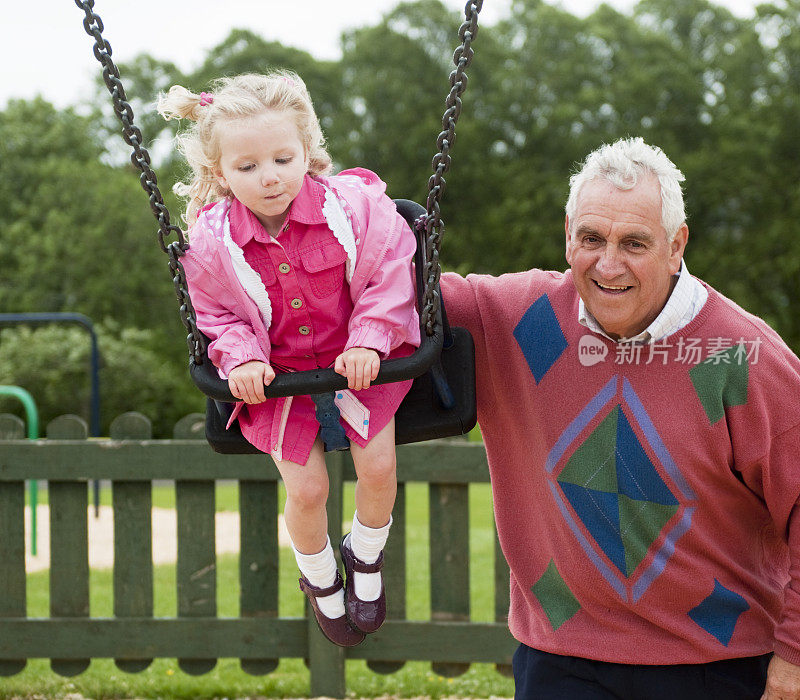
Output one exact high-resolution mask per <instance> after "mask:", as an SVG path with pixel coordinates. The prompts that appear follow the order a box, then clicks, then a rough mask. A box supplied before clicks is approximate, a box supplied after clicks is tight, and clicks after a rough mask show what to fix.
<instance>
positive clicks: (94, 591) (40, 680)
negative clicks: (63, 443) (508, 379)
mask: <svg viewBox="0 0 800 700" xmlns="http://www.w3.org/2000/svg"><path fill="white" fill-rule="evenodd" d="M281 491H282V489H281ZM216 496H217V510H220V511H223V510H228V511H235V510H236V509H237V505H238V488H237V486H236V484H235V483H231V482H218V484H217V489H216ZM46 502H47V491H46V490H45V489H42V490H40V491H39V503H46ZM100 502H101V504H103V505H110V504H111V495H110V489H108V488H103V489H102V490H101V498H100ZM174 503H175V495H174V488H173V487H172V486H171V485H169V484H164V485H156V486H155V487H154V488H153V505H154V506H158V507H163V508H172V507H174ZM282 503H283V493H281V505H282ZM353 507H354V505H353V488H352V485H348V487H347V488H346V490H345V506H344V512H345V514H351V513H352V512H353ZM406 514H407V519H408V531H407V543H408V544H407V546H408V551H407V553H406V555H407V559H408V561H409V562H414V566H409V567H408V575H407V614H408V618H409V619H417V620H425V619H429V618H430V591H429V585H430V582H429V579H430V574H429V559H428V556H429V554H428V532H427V531H428V495H427V486H426V485H424V484H409V486H408V487H407V490H406ZM493 539H494V534H493V528H492V513H491V494H490V491H489V487H488V485H487V484H474V485H472V486H471V487H470V563H471V566H470V588H471V600H470V605H471V610H472V619H473V620H476V621H490V620H491V619H492V615H493V611H494V597H493V596H494V590H493V575H492V572H493V566H494V564H493V553H492V546H493ZM280 557H281V559H280V598H279V599H280V606H279V607H280V609H279V612H280V615H281V616H282V617H296V616H300V615H302V610H303V595H302V593H301V592H300V591H299V589H298V588H297V571H296V565H295V562H294V558H293V557H292V554H291V552H290V551H289V550H288V549H285V548H281V551H280ZM217 564H218V569H217V570H218V573H217V576H218V578H217V605H218V614H219V616H220V617H235V616H237V615H238V599H239V583H238V557H237V556H236V555H225V556H222V557H220V558H219V559H218V562H217ZM27 593H28V615H29V617H47V616H48V609H49V593H48V572H46V571H43V572H39V573H35V574H31V575H29V576H28V589H27ZM90 607H91V615H92V616H93V617H111V616H112V615H113V598H112V572H111V571H110V570H92V572H91V577H90ZM154 607H155V615H156V616H157V617H174V616H175V615H176V613H177V600H176V595H175V567H174V565H170V566H158V567H155V569H154ZM346 673H347V676H346V677H347V693H348V696H349V697H377V696H383V695H393V696H397V697H416V696H429V697H431V698H441V697H472V698H478V697H490V696H505V697H509V696H512V695H513V693H514V685H513V681H512V680H511V679H510V678H507V677H505V676H503V675H501V674H500V673H498V672H497V670H496V669H495V668H494V666H492V665H490V664H472V666H470V668H469V670H468V671H467V672H466V673H464V674H463V675H461V676H458V677H455V678H443V677H441V676H438V675H436V674H435V673H434V672H433V671H432V669H431V664H430V663H429V662H408V663H406V664H405V666H404V667H403V668H402V669H400V670H399V671H397V672H395V673H392V674H388V675H382V674H378V673H375V672H373V671H372V670H371V669H369V668H368V667H367V664H366V662H364V661H348V662H347V670H346ZM75 694H78V695H83V696H85V697H89V698H132V697H136V698H214V697H219V698H222V697H225V698H241V697H253V696H259V697H276V698H277V697H304V696H308V694H309V672H308V669H307V668H306V666H305V665H304V664H303V662H302V660H300V659H283V660H281V662H280V664H279V666H278V668H277V669H276V670H275V671H274V672H273V673H271V674H269V675H267V676H250V675H248V674H247V673H245V672H244V671H242V670H241V668H240V666H239V662H238V660H236V659H220V660H219V662H218V663H217V666H216V667H215V668H214V670H213V671H212V672H210V673H208V674H205V675H203V676H190V675H187V674H185V673H183V672H182V671H181V670H180V669H179V668H178V665H177V662H176V661H175V660H174V659H157V660H155V661H154V662H153V663H152V665H151V666H150V667H149V668H148V669H147V670H146V671H144V672H142V673H138V674H128V673H125V672H123V671H120V670H119V669H118V668H117V667H116V666H115V665H114V662H113V661H111V660H109V659H95V660H93V661H92V663H91V665H90V666H89V668H88V669H87V670H86V671H85V672H84V673H82V674H80V675H78V676H75V677H72V678H62V677H61V676H58V675H57V674H55V673H53V672H52V671H51V670H50V665H49V661H47V660H42V659H34V660H31V661H29V662H28V664H27V666H26V668H25V669H24V670H23V671H22V672H21V673H19V674H17V675H15V676H11V677H7V678H0V698H42V697H46V698H66V697H67V696H69V695H73V697H74V695H75Z"/></svg>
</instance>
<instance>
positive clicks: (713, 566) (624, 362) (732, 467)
mask: <svg viewBox="0 0 800 700" xmlns="http://www.w3.org/2000/svg"><path fill="white" fill-rule="evenodd" d="M442 290H443V297H444V299H445V301H446V304H447V312H448V315H449V318H450V321H451V323H453V324H454V325H463V326H466V327H467V328H468V329H469V330H470V331H471V333H472V335H473V337H474V338H475V344H476V361H477V373H478V421H479V423H480V425H481V428H482V431H483V437H484V441H485V444H486V451H487V454H488V460H489V469H490V472H491V478H492V488H493V493H494V507H495V517H496V521H497V527H498V532H499V536H500V543H501V545H502V548H503V552H504V554H505V557H506V559H507V561H508V563H509V566H510V569H511V608H510V613H509V626H510V628H511V632H512V633H513V635H514V636H515V637H516V639H518V640H519V641H521V642H523V643H525V644H527V645H529V646H531V647H534V648H536V649H541V650H544V651H547V652H551V653H556V654H565V655H573V656H581V657H587V658H593V659H599V660H603V661H611V662H617V663H635V664H673V663H703V662H709V661H714V660H718V659H725V658H734V657H742V656H753V655H758V654H764V653H767V652H770V651H772V650H773V649H774V650H775V651H776V652H777V653H778V654H779V655H780V656H782V657H783V658H784V659H786V660H787V661H790V662H792V663H795V664H798V663H800V515H798V512H799V511H798V509H797V508H796V507H795V506H796V505H797V503H798V498H799V497H800V469H798V466H797V461H798V456H800V400H798V399H799V398H800V360H798V358H797V357H796V356H795V355H794V354H793V353H792V352H791V351H790V350H789V349H788V348H787V346H786V345H785V344H784V343H783V341H782V340H781V339H780V338H779V336H778V335H777V334H776V333H775V332H774V331H773V330H772V329H770V328H769V327H768V326H767V325H766V324H765V323H764V322H763V321H761V320H760V319H758V318H756V317H754V316H752V315H750V314H748V313H747V312H745V311H744V310H742V309H741V308H739V307H738V306H736V305H735V304H734V303H733V302H731V301H730V300H729V299H727V298H725V297H724V296H722V295H721V294H719V293H718V292H716V291H715V290H714V289H711V288H710V287H709V288H708V291H709V298H708V301H707V302H706V304H705V306H704V307H703V309H702V310H701V311H700V313H699V314H698V316H697V317H696V318H695V319H694V320H693V321H691V322H690V323H689V324H688V325H687V326H686V327H685V328H683V329H682V330H681V331H679V332H678V333H675V334H673V335H671V336H669V337H667V338H666V339H664V340H663V341H660V342H657V343H654V344H652V345H630V344H617V343H614V342H612V341H610V340H607V339H606V338H603V337H601V336H599V335H597V334H595V333H592V332H591V331H589V330H588V329H586V328H584V327H583V326H581V325H580V324H579V323H578V320H577V318H578V295H577V293H576V290H575V287H574V284H573V282H572V278H571V273H570V272H567V273H565V274H561V273H556V272H544V271H541V270H533V271H529V272H524V273H518V274H510V275H504V276H502V277H499V278H493V277H488V276H483V275H480V276H479V275H470V276H469V277H467V278H466V279H464V278H462V277H459V276H457V275H454V274H447V275H444V276H443V277H442Z"/></svg>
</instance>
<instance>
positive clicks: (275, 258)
mask: <svg viewBox="0 0 800 700" xmlns="http://www.w3.org/2000/svg"><path fill="white" fill-rule="evenodd" d="M331 181H335V178H332V179H331ZM324 196H325V187H323V185H322V184H321V183H320V182H318V181H316V180H314V179H312V178H310V177H306V181H305V184H304V186H303V188H302V189H301V191H300V193H299V194H298V196H297V197H296V198H295V200H294V201H293V202H292V205H291V207H290V210H289V214H288V216H287V220H286V224H285V225H284V227H283V229H282V230H281V231H280V232H279V234H278V235H277V237H275V238H273V237H271V236H270V235H269V234H268V233H267V232H266V231H265V229H264V228H263V227H262V226H261V224H260V222H259V221H258V219H257V218H256V217H255V215H254V214H253V213H252V212H251V211H250V210H249V209H247V207H245V206H244V205H243V204H241V203H240V202H238V201H236V200H234V201H233V202H232V203H231V207H230V211H229V221H230V234H231V238H232V239H233V242H234V243H235V244H236V245H237V246H239V248H241V250H242V251H243V253H244V259H245V261H246V262H247V263H248V265H249V266H250V267H251V268H252V269H253V270H254V271H255V272H256V273H257V274H258V275H259V276H260V278H261V279H262V280H263V282H264V286H265V287H266V290H267V292H268V294H269V301H270V304H271V311H272V317H271V322H270V325H269V329H268V332H269V340H270V346H271V348H270V355H269V361H270V364H271V365H272V367H273V369H274V370H275V371H276V373H280V372H292V371H301V370H313V369H317V368H324V367H331V366H333V363H334V361H335V359H336V357H337V356H338V355H339V354H340V353H341V352H342V351H343V350H345V349H347V348H350V347H371V348H373V349H375V350H377V351H378V352H379V354H380V355H381V357H382V359H385V358H388V357H404V356H407V355H410V354H411V353H413V351H414V345H418V343H419V339H418V335H416V336H415V334H414V333H411V334H408V333H404V332H403V331H402V329H401V330H398V328H397V327H393V325H392V323H391V322H390V321H387V314H385V313H383V312H382V311H381V312H378V313H377V314H376V315H375V316H371V315H370V311H369V305H368V303H367V302H368V301H369V295H370V294H373V295H378V297H379V296H380V295H381V294H382V293H383V292H382V291H381V287H382V286H386V283H387V282H391V284H390V285H389V286H388V289H391V290H392V293H393V294H396V293H397V291H398V289H399V290H401V291H403V292H404V295H405V297H406V298H405V299H398V300H397V305H398V306H399V307H401V308H402V314H401V315H400V316H398V317H402V318H404V319H408V318H409V317H413V319H414V320H415V319H416V311H415V307H414V286H413V276H412V268H411V258H412V256H413V252H414V249H415V242H414V239H413V235H412V234H411V232H410V230H408V231H407V235H405V236H403V238H401V241H402V245H399V246H397V247H396V249H395V250H392V251H389V252H388V253H387V255H386V256H385V259H384V260H383V262H382V264H381V267H380V269H379V272H378V274H377V275H375V276H374V277H373V280H372V281H371V282H370V284H369V285H368V286H367V290H366V291H365V293H364V301H365V304H364V305H363V308H362V305H361V303H360V300H359V301H357V302H356V304H357V305H358V306H359V309H358V311H356V305H354V302H353V300H352V299H351V294H350V290H349V287H348V284H347V281H346V277H345V270H346V264H347V261H348V255H347V252H346V251H345V249H344V247H343V245H342V244H341V243H340V241H339V240H337V238H336V236H335V235H334V233H333V232H332V231H331V228H329V225H328V222H327V220H326V217H325V215H324V214H323V208H322V205H323V203H324ZM356 229H357V225H356ZM356 235H359V234H358V232H356ZM358 242H359V243H360V241H358ZM387 278H388V279H387ZM398 282H399V283H398ZM383 303H384V304H385V300H384V302H383ZM354 311H356V315H357V316H358V319H357V321H356V322H354ZM391 317H392V315H391V314H389V318H391ZM416 322H417V323H418V321H416ZM406 325H407V321H406ZM406 336H408V337H406ZM398 340H399V341H400V342H398ZM408 341H411V342H408ZM410 387H411V381H410V380H409V381H403V382H395V383H391V384H382V385H375V386H371V387H369V388H368V389H364V390H361V391H358V392H354V394H355V396H356V397H357V398H358V400H359V401H360V402H361V403H362V404H363V405H364V406H365V407H366V408H367V409H368V410H369V421H368V432H367V437H366V439H364V438H363V437H362V436H361V435H359V434H358V433H357V432H356V431H355V430H354V429H353V428H352V427H351V426H350V425H349V424H348V423H347V422H346V421H344V420H342V425H343V427H344V429H345V431H346V433H347V437H348V438H349V439H350V441H351V442H355V443H356V444H358V445H359V446H362V447H363V446H364V445H366V444H367V443H368V442H369V440H370V439H372V437H374V436H375V435H376V434H377V433H378V432H380V430H382V429H383V428H384V427H385V426H386V424H387V423H388V422H389V420H390V419H391V417H392V416H393V415H394V414H395V412H396V411H397V408H398V406H399V405H400V403H401V401H402V400H403V397H404V396H405V395H406V393H407V392H408V390H409V389H410ZM238 420H239V423H240V426H241V429H242V434H243V435H244V436H245V438H246V439H247V440H248V441H249V442H251V443H252V444H253V445H255V446H256V447H257V448H258V449H260V450H262V451H263V452H267V453H270V454H272V456H273V457H275V458H276V459H279V460H288V461H291V462H295V463H297V464H305V463H306V462H307V461H308V457H309V454H310V452H311V447H312V445H313V444H314V440H315V439H316V436H317V433H318V431H319V423H318V422H317V420H316V417H315V406H314V403H313V401H312V400H311V399H310V397H308V396H295V397H287V398H276V399H267V401H265V402H263V403H260V404H251V405H244V406H243V407H242V409H241V411H240V412H239V414H238Z"/></svg>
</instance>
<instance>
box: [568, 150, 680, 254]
mask: <svg viewBox="0 0 800 700" xmlns="http://www.w3.org/2000/svg"><path fill="white" fill-rule="evenodd" d="M649 174H653V175H655V176H656V178H658V184H659V185H660V186H661V225H662V226H663V227H664V230H665V231H666V232H667V241H669V242H670V243H671V242H672V240H673V239H674V238H675V234H676V233H677V232H678V229H679V228H680V226H681V224H683V223H684V222H685V221H686V210H685V208H684V204H683V191H682V190H681V184H680V183H681V182H683V181H684V180H685V179H686V178H685V177H684V175H683V173H682V172H681V171H680V170H678V168H677V167H675V164H674V163H673V162H672V161H671V160H670V159H669V158H667V156H666V154H665V153H664V151H662V150H661V149H660V148H658V147H657V146H649V145H648V144H646V143H645V142H644V140H643V139H642V138H641V137H636V138H627V139H620V140H619V141H616V142H614V143H612V144H610V145H609V144H604V145H602V146H601V147H600V148H598V149H597V150H595V151H592V152H591V153H590V154H589V155H588V156H587V157H586V160H585V161H584V162H583V165H582V166H581V169H580V170H579V171H578V172H576V173H575V174H574V175H573V176H572V177H570V179H569V198H568V199H567V205H566V211H567V216H568V217H569V221H570V235H572V226H573V222H574V220H575V210H576V209H577V206H578V197H579V195H580V191H581V188H582V187H583V185H584V184H586V183H587V182H589V181H590V180H594V179H595V178H603V179H605V180H608V181H609V182H610V183H611V184H613V185H614V186H615V187H618V188H619V189H621V190H630V189H633V188H634V187H635V186H636V184H637V182H639V178H640V177H647V175H649Z"/></svg>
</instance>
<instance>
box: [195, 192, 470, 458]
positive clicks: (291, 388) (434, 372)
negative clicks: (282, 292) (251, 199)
mask: <svg viewBox="0 0 800 700" xmlns="http://www.w3.org/2000/svg"><path fill="white" fill-rule="evenodd" d="M395 204H396V205H397V211H398V213H400V215H401V216H403V218H405V219H406V221H407V222H408V224H409V226H410V227H411V230H412V231H414V232H415V234H416V236H417V252H416V255H415V258H414V261H415V266H416V276H417V300H418V304H419V301H420V300H421V299H422V298H423V292H424V284H423V280H422V270H424V266H425V249H426V245H425V232H424V231H417V229H416V227H415V220H416V219H417V218H418V217H419V216H421V215H424V214H425V210H424V209H423V208H422V207H421V206H420V205H419V204H417V203H415V202H411V201H409V200H405V199H397V200H395ZM435 289H436V294H437V295H438V297H439V299H440V302H441V303H440V305H439V306H440V308H439V310H438V311H437V314H436V318H435V319H434V332H433V334H432V335H430V336H429V335H427V333H426V331H425V328H424V327H422V328H421V329H420V330H421V334H420V335H421V342H420V346H419V348H417V350H416V351H415V352H414V353H413V354H412V355H410V356H408V357H403V358H396V359H392V360H385V361H384V362H382V363H381V369H380V372H379V373H378V377H377V379H376V380H375V381H374V382H373V383H374V384H384V383H387V382H395V381H401V380H405V379H413V380H414V382H413V384H412V386H411V389H410V390H409V392H408V394H406V396H405V398H404V399H403V402H402V403H401V405H400V407H399V408H398V410H397V413H396V415H395V441H396V443H397V444H398V445H400V444H405V443H409V442H420V441H423V440H432V439H434V438H441V437H452V436H456V435H463V434H465V433H468V432H469V431H470V430H472V428H473V427H475V424H476V422H477V408H476V406H477V403H476V390H475V346H474V342H473V340H472V336H471V335H470V334H469V332H468V331H467V330H466V329H465V328H450V326H449V324H448V323H447V315H446V313H445V309H444V300H443V299H442V297H441V290H440V289H439V285H438V283H437V285H436V288H435ZM420 315H421V314H420ZM204 341H205V343H204V348H205V347H207V345H208V338H205V337H204ZM189 371H190V374H191V376H192V379H193V380H194V382H195V384H196V385H197V387H198V388H199V389H200V391H202V392H203V393H204V394H206V396H207V397H208V398H207V401H206V439H207V440H208V442H209V444H210V445H211V447H212V449H213V450H214V451H215V452H219V453H222V454H259V453H262V452H261V450H259V449H258V448H256V447H254V446H253V445H252V444H250V443H249V442H248V441H247V440H246V439H245V438H244V436H243V435H242V433H241V430H240V428H239V423H238V422H234V423H233V424H232V425H231V427H230V428H228V429H227V430H226V429H225V426H226V424H227V423H228V420H229V418H230V416H231V413H232V412H233V409H234V406H235V402H236V399H235V398H234V397H233V396H232V395H231V393H230V390H229V388H228V382H227V381H226V380H224V379H221V378H220V377H219V375H218V374H217V370H216V368H215V367H214V365H213V363H212V362H211V361H210V360H209V359H208V355H207V353H206V352H205V350H204V361H203V363H202V364H196V363H194V362H192V363H190V366H189ZM346 388H347V379H346V378H345V377H343V376H341V375H340V374H337V373H336V372H334V371H333V370H332V369H319V370H312V371H305V372H292V373H286V374H279V375H277V376H276V377H275V379H274V380H273V381H272V383H270V385H269V386H268V387H266V389H265V393H266V395H267V397H277V396H290V395H298V394H315V393H322V392H326V391H335V390H337V389H346Z"/></svg>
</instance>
